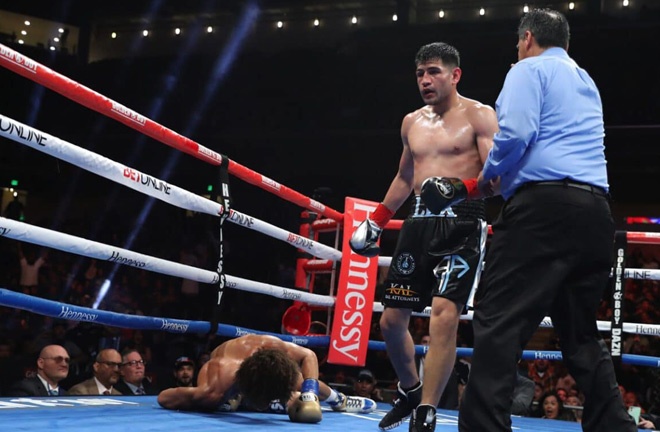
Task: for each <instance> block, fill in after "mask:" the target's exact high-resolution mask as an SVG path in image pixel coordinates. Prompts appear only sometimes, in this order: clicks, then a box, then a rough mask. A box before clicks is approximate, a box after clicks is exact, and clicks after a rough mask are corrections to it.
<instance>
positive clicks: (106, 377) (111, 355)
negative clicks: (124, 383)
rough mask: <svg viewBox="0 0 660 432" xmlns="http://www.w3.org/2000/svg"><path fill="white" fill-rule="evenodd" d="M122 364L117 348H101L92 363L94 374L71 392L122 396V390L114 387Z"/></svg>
mask: <svg viewBox="0 0 660 432" xmlns="http://www.w3.org/2000/svg"><path fill="white" fill-rule="evenodd" d="M121 365H122V361H121V355H120V354H119V352H118V351H117V350H116V349H113V348H106V349H104V350H101V351H100V352H99V353H98V354H97V355H96V361H95V362H94V364H93V365H92V369H93V375H94V376H93V377H92V378H90V379H88V380H85V381H83V382H81V383H79V384H76V385H74V386H73V387H71V389H70V390H69V394H70V395H113V396H121V392H119V391H118V390H117V389H115V388H114V385H115V384H117V381H119V377H120V373H119V368H120V367H121Z"/></svg>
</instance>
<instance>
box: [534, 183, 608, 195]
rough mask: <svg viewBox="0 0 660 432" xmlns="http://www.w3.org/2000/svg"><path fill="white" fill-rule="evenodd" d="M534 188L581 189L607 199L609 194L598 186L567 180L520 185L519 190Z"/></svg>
mask: <svg viewBox="0 0 660 432" xmlns="http://www.w3.org/2000/svg"><path fill="white" fill-rule="evenodd" d="M536 186H563V187H570V188H575V189H582V190H583V191H586V192H591V193H592V194H594V195H600V196H603V197H606V198H607V197H609V194H608V193H607V192H605V190H604V189H603V188H601V187H598V186H593V185H590V184H587V183H579V182H575V181H568V180H549V181H537V182H528V183H525V184H523V185H522V187H521V189H530V188H533V187H536Z"/></svg>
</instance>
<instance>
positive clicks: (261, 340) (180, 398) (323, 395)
mask: <svg viewBox="0 0 660 432" xmlns="http://www.w3.org/2000/svg"><path fill="white" fill-rule="evenodd" d="M318 377H319V365H318V360H317V358H316V354H314V352H313V351H312V350H310V349H307V348H304V347H301V346H298V345H296V344H293V343H289V342H284V341H282V340H280V339H278V338H276V337H274V336H267V335H246V336H241V337H239V338H236V339H232V340H230V341H227V342H225V343H223V344H221V345H220V346H218V347H217V348H216V349H215V350H213V352H212V353H211V359H210V360H209V361H208V362H206V363H205V364H204V366H202V369H201V370H200V371H199V376H198V378H197V387H177V388H170V389H167V390H163V391H162V392H161V393H160V394H159V395H158V403H159V404H160V405H161V406H162V407H163V408H167V409H175V410H192V411H214V410H217V409H221V410H225V411H235V410H236V409H237V408H238V407H239V405H240V406H244V407H247V408H253V409H257V410H260V411H263V410H266V409H268V408H269V406H270V405H271V404H272V403H273V402H274V401H282V404H283V405H287V411H288V413H289V418H290V419H291V421H294V422H301V423H318V422H320V421H321V418H322V415H321V406H320V404H319V400H324V401H326V402H327V403H328V404H329V405H330V407H331V408H332V409H333V410H334V411H343V412H359V413H368V412H371V411H374V410H375V409H376V403H375V402H374V401H373V400H371V399H366V398H360V397H354V396H344V395H343V394H342V393H338V392H336V391H335V390H334V389H331V388H330V387H328V386H327V385H326V384H325V383H323V382H320V381H318ZM296 390H297V391H296Z"/></svg>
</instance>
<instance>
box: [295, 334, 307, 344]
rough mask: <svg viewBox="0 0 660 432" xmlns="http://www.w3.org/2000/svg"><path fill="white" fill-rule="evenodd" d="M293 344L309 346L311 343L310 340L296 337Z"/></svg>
mask: <svg viewBox="0 0 660 432" xmlns="http://www.w3.org/2000/svg"><path fill="white" fill-rule="evenodd" d="M291 342H292V343H294V344H296V345H307V344H308V343H309V340H308V339H305V338H297V337H295V336H294V337H292V338H291Z"/></svg>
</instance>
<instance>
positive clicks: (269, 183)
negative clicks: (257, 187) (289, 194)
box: [261, 175, 282, 191]
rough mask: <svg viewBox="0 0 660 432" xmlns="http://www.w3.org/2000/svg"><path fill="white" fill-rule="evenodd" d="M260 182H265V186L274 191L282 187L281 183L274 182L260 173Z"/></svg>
mask: <svg viewBox="0 0 660 432" xmlns="http://www.w3.org/2000/svg"><path fill="white" fill-rule="evenodd" d="M261 183H263V184H265V185H266V186H268V187H270V188H271V189H275V190H276V191H279V190H280V189H282V185H281V184H279V183H278V182H276V181H275V180H273V179H269V178H268V177H266V176H264V175H262V176H261Z"/></svg>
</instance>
